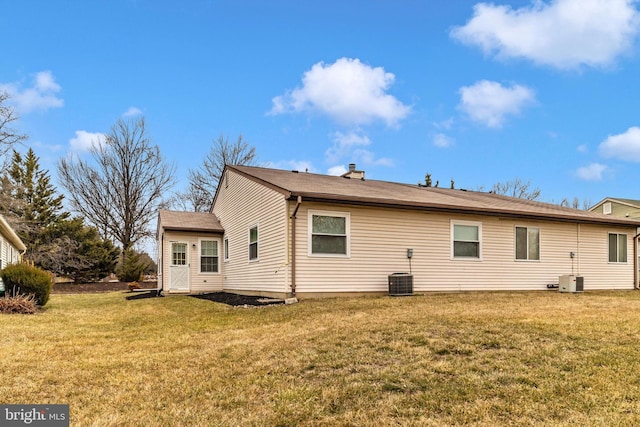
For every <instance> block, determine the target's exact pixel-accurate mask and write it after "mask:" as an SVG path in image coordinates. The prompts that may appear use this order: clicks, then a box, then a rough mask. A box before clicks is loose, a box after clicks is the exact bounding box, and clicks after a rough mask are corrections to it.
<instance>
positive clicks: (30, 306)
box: [0, 295, 38, 314]
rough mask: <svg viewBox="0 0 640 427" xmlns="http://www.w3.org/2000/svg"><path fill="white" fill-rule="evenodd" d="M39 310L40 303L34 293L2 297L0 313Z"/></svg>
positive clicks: (33, 311) (31, 312) (23, 312)
mask: <svg viewBox="0 0 640 427" xmlns="http://www.w3.org/2000/svg"><path fill="white" fill-rule="evenodd" d="M37 311H38V304H36V298H35V296H33V295H16V296H13V297H10V296H4V297H2V298H0V313H5V314H34V313H36V312H37Z"/></svg>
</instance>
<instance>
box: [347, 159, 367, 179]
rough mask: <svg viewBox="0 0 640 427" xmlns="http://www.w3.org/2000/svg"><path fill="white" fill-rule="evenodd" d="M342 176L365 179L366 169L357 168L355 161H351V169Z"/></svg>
mask: <svg viewBox="0 0 640 427" xmlns="http://www.w3.org/2000/svg"><path fill="white" fill-rule="evenodd" d="M342 176H343V177H345V178H351V179H364V171H359V170H357V169H356V164H355V163H349V171H348V172H346V173H344V174H342Z"/></svg>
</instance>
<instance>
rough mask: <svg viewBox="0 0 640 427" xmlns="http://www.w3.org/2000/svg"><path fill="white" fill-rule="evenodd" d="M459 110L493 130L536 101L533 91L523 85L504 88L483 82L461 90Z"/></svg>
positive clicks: (489, 82)
mask: <svg viewBox="0 0 640 427" xmlns="http://www.w3.org/2000/svg"><path fill="white" fill-rule="evenodd" d="M459 92H460V104H459V105H458V108H459V109H461V110H462V111H464V112H465V113H467V114H468V115H469V117H470V118H471V119H472V120H474V121H476V122H480V123H482V124H484V125H486V126H488V127H491V128H499V127H501V126H502V124H503V122H504V120H505V118H506V116H509V115H515V114H518V113H520V111H521V110H522V109H523V108H524V107H525V106H527V105H529V104H531V103H533V102H534V101H535V94H534V92H533V90H532V89H529V88H528V87H526V86H521V85H516V84H514V85H512V86H511V87H505V86H502V85H501V84H500V83H498V82H492V81H488V80H481V81H479V82H476V83H475V84H473V85H471V86H463V87H462V88H460V90H459Z"/></svg>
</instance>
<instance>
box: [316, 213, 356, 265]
mask: <svg viewBox="0 0 640 427" xmlns="http://www.w3.org/2000/svg"><path fill="white" fill-rule="evenodd" d="M349 220H350V217H349V213H348V212H325V211H309V254H310V255H322V256H338V257H340V256H343V257H347V256H349V253H350V252H349V227H350V224H349Z"/></svg>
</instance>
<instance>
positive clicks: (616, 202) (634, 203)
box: [589, 197, 640, 219]
mask: <svg viewBox="0 0 640 427" xmlns="http://www.w3.org/2000/svg"><path fill="white" fill-rule="evenodd" d="M589 211H591V212H598V213H601V214H604V215H613V216H619V217H624V218H632V219H640V200H632V199H615V198H613V197H607V198H605V199H604V200H602V201H600V202H598V203H596V204H595V205H593V206H592V207H590V208H589Z"/></svg>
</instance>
